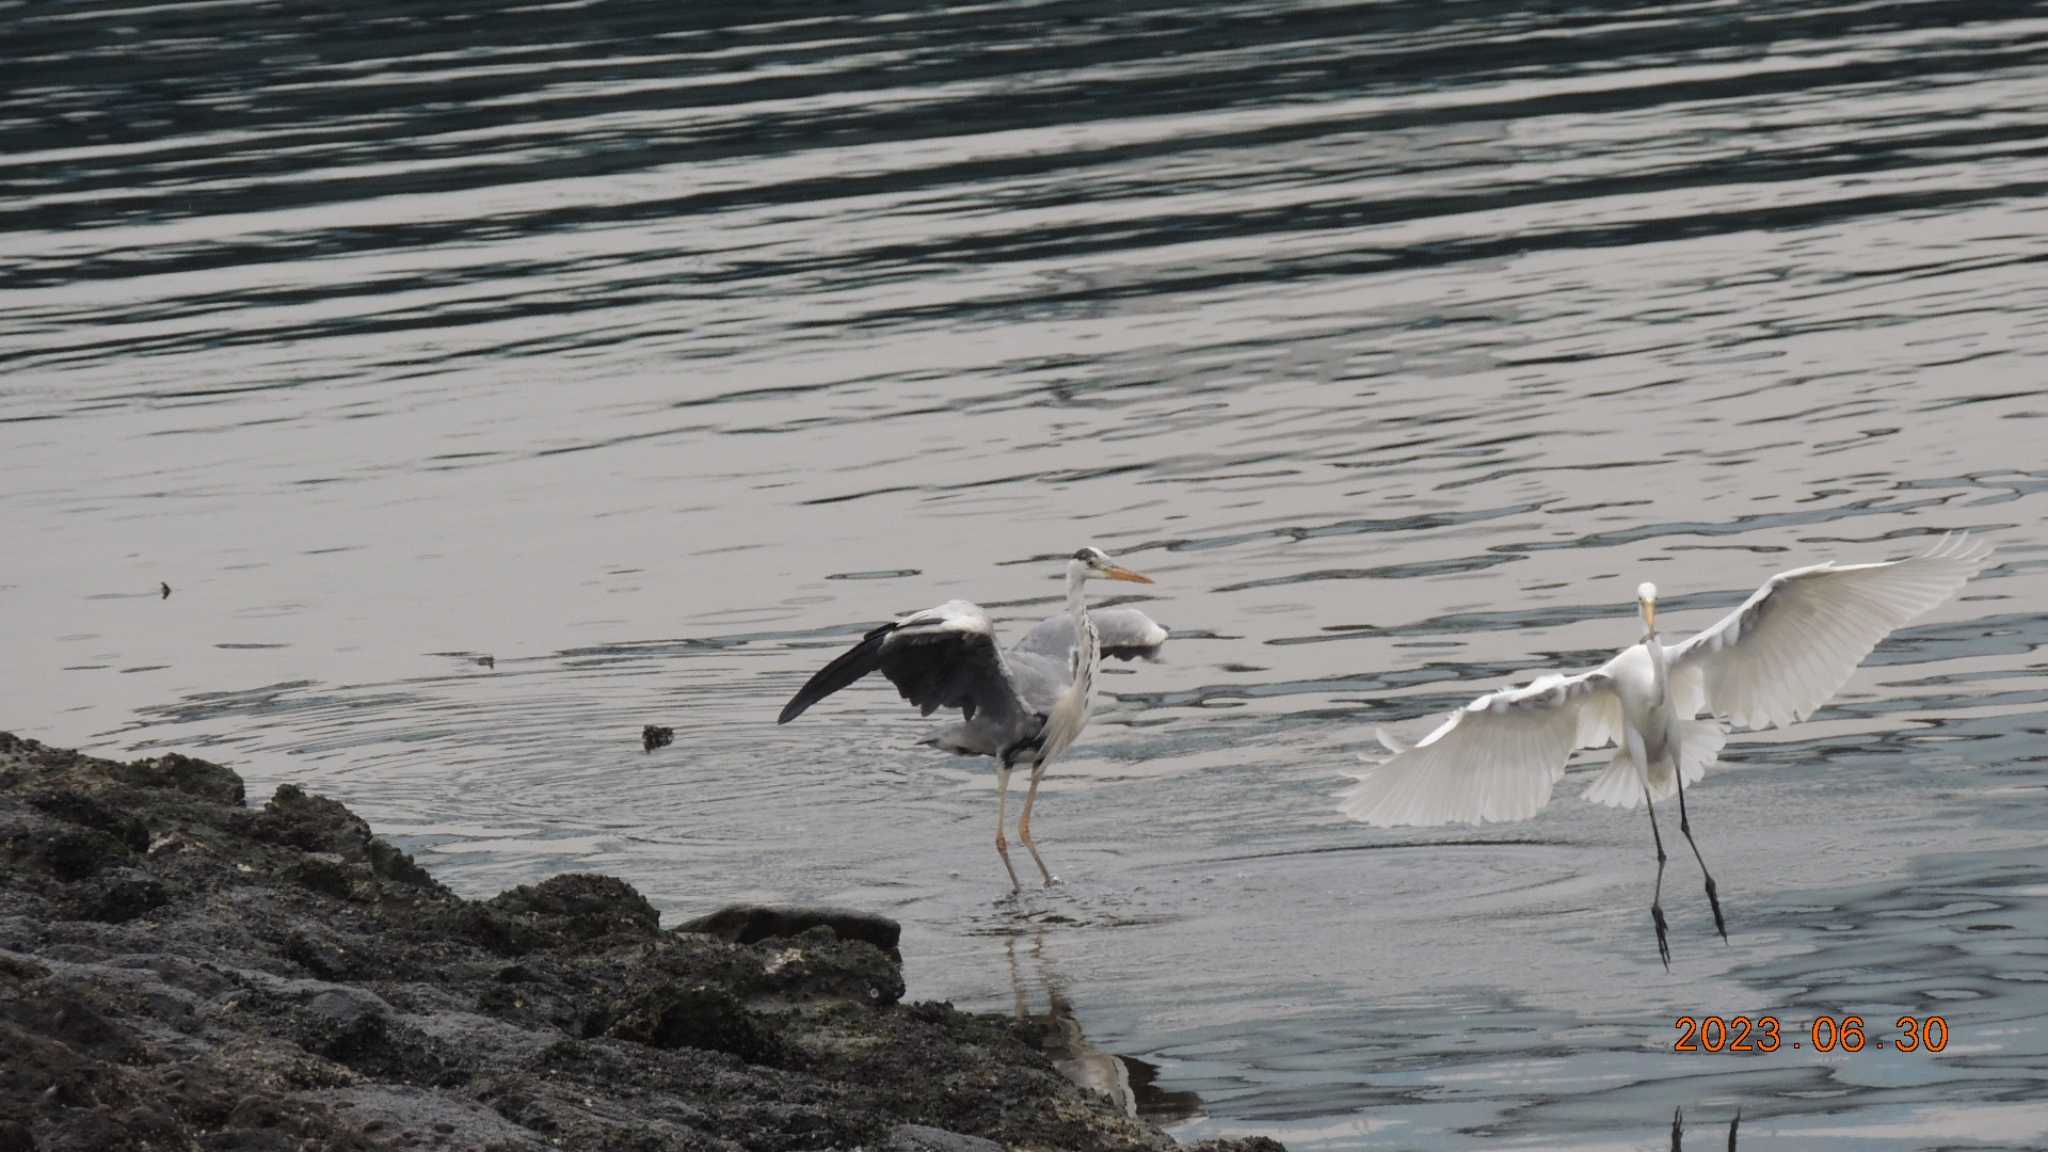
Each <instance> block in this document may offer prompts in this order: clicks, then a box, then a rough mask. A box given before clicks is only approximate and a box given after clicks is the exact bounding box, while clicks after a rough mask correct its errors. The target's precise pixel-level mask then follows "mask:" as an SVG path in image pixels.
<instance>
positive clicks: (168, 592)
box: [157, 580, 171, 600]
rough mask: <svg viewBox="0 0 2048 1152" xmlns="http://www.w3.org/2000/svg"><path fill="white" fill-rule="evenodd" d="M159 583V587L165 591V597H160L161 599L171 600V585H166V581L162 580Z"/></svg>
mask: <svg viewBox="0 0 2048 1152" xmlns="http://www.w3.org/2000/svg"><path fill="white" fill-rule="evenodd" d="M157 583H158V584H159V585H160V586H161V587H162V588H163V590H164V594H163V596H162V597H160V599H164V600H169V599H170V598H171V586H170V585H169V584H168V583H165V582H164V581H161V580H159V581H157Z"/></svg>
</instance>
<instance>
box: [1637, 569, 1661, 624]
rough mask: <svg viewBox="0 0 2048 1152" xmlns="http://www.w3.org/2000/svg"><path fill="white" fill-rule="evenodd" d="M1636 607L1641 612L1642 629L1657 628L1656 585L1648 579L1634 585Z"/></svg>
mask: <svg viewBox="0 0 2048 1152" xmlns="http://www.w3.org/2000/svg"><path fill="white" fill-rule="evenodd" d="M1636 609H1637V610H1638V611H1640V612H1641V613H1642V614H1643V631H1644V632H1655V631H1656V630H1657V586H1656V585H1655V584H1652V583H1650V582H1649V581H1648V580H1645V581H1643V582H1642V583H1641V584H1638V585H1636Z"/></svg>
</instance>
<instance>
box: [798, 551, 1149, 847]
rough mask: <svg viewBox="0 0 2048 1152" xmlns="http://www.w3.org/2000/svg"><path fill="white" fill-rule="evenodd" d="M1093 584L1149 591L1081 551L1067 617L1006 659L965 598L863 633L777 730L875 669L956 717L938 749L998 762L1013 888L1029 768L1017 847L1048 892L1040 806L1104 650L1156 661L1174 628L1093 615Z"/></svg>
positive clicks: (1131, 614) (1082, 720)
mask: <svg viewBox="0 0 2048 1152" xmlns="http://www.w3.org/2000/svg"><path fill="white" fill-rule="evenodd" d="M1093 576H1101V577H1104V578H1106V579H1110V580H1129V581H1134V582H1136V583H1140V584H1150V583H1151V582H1152V581H1151V580H1150V579H1148V578H1146V577H1144V576H1141V575H1139V574H1138V573H1136V572H1133V571H1131V570H1130V569H1128V568H1124V567H1121V566H1119V565H1117V564H1115V563H1113V562H1112V561H1111V560H1110V558H1109V556H1108V555H1107V554H1105V553H1104V552H1103V551H1102V550H1101V549H1099V548H1083V549H1081V550H1080V551H1078V552H1076V553H1074V555H1073V558H1072V559H1071V560H1069V561H1068V562H1067V611H1066V612H1065V613H1064V614H1063V615H1061V616H1058V617H1048V618H1047V619H1045V620H1042V621H1040V622H1039V623H1038V625H1037V626H1036V627H1034V628H1032V629H1031V631H1030V632H1028V633H1026V634H1025V636H1024V638H1023V639H1022V640H1020V641H1018V643H1017V644H1016V645H1015V646H1013V647H1012V648H1011V649H1010V650H1009V651H1008V652H1004V651H1002V650H1001V649H999V648H997V647H996V639H995V625H994V624H992V623H991V622H990V621H989V618H988V614H987V613H985V612H983V611H982V610H981V609H980V608H978V607H976V606H975V605H973V604H971V603H969V602H967V601H965V600H948V601H947V602H945V603H944V604H941V605H939V606H938V607H936V608H927V609H925V610H924V611H922V612H913V613H911V614H910V615H908V616H905V617H904V618H903V619H901V620H898V621H896V622H894V623H892V624H884V625H882V626H881V627H879V628H876V629H874V630H873V631H871V632H869V633H868V634H867V635H866V636H863V637H862V638H861V642H860V643H859V644H856V645H854V646H853V647H852V648H850V649H848V650H847V651H845V652H843V653H841V654H840V655H839V656H838V658H836V659H834V660H833V661H832V662H831V663H830V664H827V665H826V666H825V667H824V668H821V669H819V670H818V672H817V673H816V674H815V675H813V676H812V677H811V678H810V679H809V680H808V681H806V682H805V683H804V686H803V687H802V688H799V689H797V692H796V695H794V696H792V697H791V698H790V700H789V703H788V704H786V705H784V706H783V709H782V714H781V716H780V717H778V718H777V720H776V723H778V724H787V723H789V722H790V721H791V720H794V719H796V718H797V717H798V716H801V715H802V714H803V713H804V712H805V711H806V710H807V709H809V708H810V707H811V705H813V704H815V703H817V702H818V701H820V700H823V699H824V698H825V697H827V696H830V695H831V694H832V693H834V692H837V691H839V690H840V689H841V688H844V687H846V686H847V685H849V684H851V683H853V682H854V681H856V680H858V679H860V678H861V677H863V676H866V675H867V674H868V673H870V672H874V671H880V672H881V673H882V674H883V675H884V676H887V677H888V678H889V681H890V682H891V683H893V684H895V685H896V689H897V691H898V692H900V693H901V694H902V696H903V698H904V699H905V700H908V701H910V702H911V703H913V704H916V705H917V706H918V708H919V709H920V710H921V711H923V712H924V714H925V715H927V716H929V715H931V714H932V713H933V712H936V711H938V710H939V709H941V708H957V709H959V710H960V712H961V717H962V718H961V721H960V722H959V723H958V724H953V725H950V726H948V727H947V728H945V729H944V730H942V731H941V732H940V733H939V734H938V735H937V736H936V737H935V739H934V742H935V743H937V744H939V745H940V746H941V747H945V748H948V749H951V750H952V751H955V752H962V753H972V754H979V755H985V756H993V757H995V759H996V789H997V796H998V799H997V802H996V851H997V852H998V853H1000V854H1001V855H1002V858H1003V867H1004V868H1006V869H1009V872H1010V882H1011V884H1012V885H1015V884H1016V881H1017V870H1016V869H1015V868H1012V867H1010V853H1009V844H1008V841H1007V840H1006V839H1005V837H1004V835H1003V826H1004V824H1005V822H1006V816H1005V815H1004V813H1005V811H1006V809H1007V806H1008V801H1009V784H1010V772H1011V770H1012V769H1013V768H1014V767H1015V766H1017V765H1019V764H1028V765H1029V766H1030V768H1031V785H1030V789H1029V791H1027V792H1026V793H1025V796H1024V814H1023V817H1022V818H1021V819H1020V820H1019V822H1018V826H1017V829H1018V839H1020V840H1022V841H1024V846H1025V847H1027V848H1029V849H1030V850H1031V858H1032V860H1033V861H1035V862H1036V863H1037V864H1038V870H1039V872H1040V873H1042V874H1043V875H1044V876H1045V882H1046V883H1047V884H1051V883H1052V882H1053V875H1052V873H1051V872H1050V871H1048V870H1047V869H1046V867H1045V861H1044V860H1042V859H1040V858H1039V855H1038V847H1037V845H1036V844H1035V843H1034V842H1033V841H1032V838H1031V809H1032V806H1033V805H1034V804H1036V803H1037V800H1038V784H1039V781H1040V780H1041V779H1043V777H1044V775H1045V769H1046V766H1047V765H1049V764H1051V763H1052V762H1053V761H1054V760H1056V759H1058V758H1059V757H1060V756H1061V755H1062V754H1063V753H1065V752H1066V750H1067V749H1068V748H1069V747H1071V746H1072V745H1073V743H1074V740H1075V739H1076V738H1077V737H1078V736H1079V735H1080V734H1081V729H1082V728H1083V727H1085V726H1086V725H1087V723H1088V715H1089V713H1090V711H1091V710H1092V709H1093V707H1094V703H1095V676H1096V673H1097V671H1098V670H1099V669H1100V668H1101V665H1102V656H1103V654H1104V652H1105V651H1108V652H1109V653H1110V654H1113V655H1117V656H1122V657H1124V658H1126V659H1128V658H1131V657H1134V656H1147V657H1149V656H1151V655H1152V654H1153V653H1154V652H1156V651H1157V649H1158V647H1159V646H1160V645H1161V644H1164V643H1165V642H1166V629H1164V628H1161V627H1160V626H1159V625H1157V624H1155V623H1153V622H1152V621H1151V619H1149V618H1148V617H1146V616H1145V614H1144V613H1142V612H1139V611H1137V610H1135V609H1129V608H1124V609H1105V610H1102V611H1099V612H1090V611H1089V610H1088V606H1087V603H1086V600H1085V598H1084V596H1083V594H1082V589H1083V587H1084V586H1085V585H1086V584H1087V582H1088V580H1089V578H1090V577H1093Z"/></svg>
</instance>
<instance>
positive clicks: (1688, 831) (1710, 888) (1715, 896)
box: [1672, 758, 1728, 944]
mask: <svg viewBox="0 0 2048 1152" xmlns="http://www.w3.org/2000/svg"><path fill="white" fill-rule="evenodd" d="M1672 768H1673V771H1675V772H1677V774H1678V830H1679V831H1680V832H1683V833H1685V842H1686V843H1687V844H1690V845H1692V858H1693V859H1695V860H1698V861H1699V862H1700V875H1702V876H1705V877H1706V878H1707V903H1709V904H1711V905H1713V906H1714V927H1715V928H1717V929H1719V930H1720V932H1721V943H1723V944H1726V943H1727V942H1728V925H1727V923H1726V922H1724V921H1723V920H1722V919H1721V897H1720V894H1719V893H1717V892H1715V891H1714V874H1713V873H1712V872H1709V871H1707V861H1706V858H1705V857H1703V856H1701V855H1700V846H1699V842H1698V841H1696V840H1694V839H1693V838H1692V823H1691V822H1690V821H1688V820H1687V819H1686V817H1685V771H1684V769H1683V768H1680V767H1679V766H1678V765H1677V764H1676V763H1675V758H1674V763H1673V765H1672Z"/></svg>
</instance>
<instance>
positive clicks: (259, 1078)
mask: <svg viewBox="0 0 2048 1152" xmlns="http://www.w3.org/2000/svg"><path fill="white" fill-rule="evenodd" d="M895 946H896V932H895V926H894V925H893V924H892V923H890V922H889V921H887V920H883V919H880V918H878V917H869V916H863V915H860V914H858V913H841V912H813V911H805V910H788V909H783V910H773V909H734V910H728V911H727V912H725V913H720V914H718V915H714V916H711V917H706V918H705V919H704V920H701V921H698V922H694V923H692V924H685V925H680V926H677V927H673V928H668V929H664V928H663V927H662V926H661V924H660V917H659V915H658V914H657V913H656V911H655V909H654V908H653V907H652V906H651V905H649V904H648V902H647V901H646V900H645V899H644V898H642V897H641V896H640V895H639V894H638V893H637V892H635V891H634V890H633V889H632V888H631V887H629V886H628V885H626V884H625V883H623V882H621V881H619V880H615V879H612V878H610V877H605V876H596V875H584V874H576V875H565V876H557V877H554V878H552V879H550V880H548V881H546V882H545V883H542V884H538V885H534V886H532V887H520V888H515V889H513V890H511V891H509V892H505V893H502V894H501V895H499V896H497V897H495V898H493V899H490V900H484V901H472V900H465V899H462V898H460V897H458V896H456V895H454V894H453V893H451V892H449V891H448V890H447V889H446V888H444V887H443V886H442V885H441V884H440V883H439V882H438V881H436V880H435V879H434V878H433V877H432V876H430V875H428V874H427V872H426V871H425V870H424V869H422V868H421V867H420V866H419V865H418V864H416V863H415V862H414V861H413V860H412V858H411V857H409V856H407V855H406V854H405V853H403V852H401V851H399V850H398V849H396V848H394V847H392V846H391V845H390V844H388V843H386V842H385V841H383V840H381V839H378V838H377V837H375V836H373V835H372V834H371V831H370V828H369V826H368V825H367V824H365V823H364V822H363V821H362V820H361V819H360V818H358V817H357V816H355V815H354V814H353V813H351V812H350V811H349V810H348V809H347V808H345V807H343V806H342V805H341V804H339V803H336V802H335V801H333V800H329V799H324V798H322V797H319V796H315V795H309V794H307V793H305V792H302V791H300V790H299V789H297V788H295V787H292V786H289V785H287V786H285V787H282V788H280V789H278V791H277V794H276V795H275V796H272V797H271V798H270V799H269V800H268V802H266V803H265V804H263V805H262V806H261V807H259V808H251V807H249V806H247V804H246V803H245V796H244V792H243V786H242V781H241V779H240V778H239V777H237V776H236V775H235V774H234V773H233V772H231V771H229V770H228V769H226V768H223V767H220V766H218V765H215V764H210V763H207V762H205V761H202V760H195V759H190V758H187V757H184V756H177V755H170V756H162V757H158V758H156V759H153V760H139V761H135V762H133V763H127V764H122V763H115V762H112V761H107V760H100V759H95V758H93V757H89V756H83V755H80V754H78V753H75V752H67V751H62V750H58V749H52V748H47V747H44V746H42V745H40V744H37V743H36V742H34V741H30V740H22V739H18V738H16V737H14V736H11V735H8V734H5V733H0V1051H4V1058H0V1149H5V1150H7V1152H17V1150H19V1152H28V1150H38V1152H60V1150H64V1152H68V1150H74V1149H76V1150H81V1152H83V1150H85V1149H95V1150H98V1149H129V1148H135V1149H142V1148H152V1149H167V1150H168V1149H181V1150H182V1149H194V1148H198V1149H209V1150H211V1149H222V1150H226V1149H234V1150H252V1152H254V1150H269V1149H279V1150H283V1149H316V1148H317V1149H386V1148H447V1149H495V1150H506V1152H511V1150H520V1149H557V1148H559V1149H592V1150H595V1149H607V1150H621V1152H624V1150H632V1152H658V1150H668V1149H689V1150H693V1152H694V1150H714V1149H716V1150H736V1149H749V1150H763V1152H766V1150H784V1149H856V1148H867V1149H891V1150H898V1152H976V1150H983V1152H986V1150H989V1149H993V1148H994V1147H996V1146H997V1145H1001V1146H1005V1147H1010V1148H1029V1149H1062V1150H1074V1152H1092V1150H1097V1149H1102V1150H1110V1149H1116V1150H1165V1149H1171V1148H1174V1147H1175V1145H1174V1143H1173V1141H1172V1140H1171V1139H1169V1138H1168V1137H1167V1136H1165V1135H1164V1134H1163V1133H1161V1132H1160V1131H1158V1130H1157V1129H1155V1128H1152V1127H1150V1126H1148V1125H1146V1124H1143V1123H1141V1122H1140V1121H1138V1120H1136V1119H1133V1118H1131V1117H1129V1116H1127V1115H1125V1114H1124V1113H1123V1112H1122V1111H1121V1110H1120V1109H1119V1108H1117V1107H1116V1106H1115V1105H1114V1104H1112V1103H1111V1101H1110V1100H1109V1098H1107V1097H1105V1096H1101V1095H1099V1094H1097V1093H1094V1092H1091V1091H1088V1090H1086V1089H1083V1088H1080V1087H1077V1086H1075V1085H1074V1084H1072V1083H1070V1082H1069V1081H1068V1080H1066V1079H1065V1078H1063V1077H1062V1076H1061V1075H1060V1074H1059V1073H1058V1072H1057V1071H1056V1070H1055V1069H1054V1066H1053V1064H1052V1063H1051V1062H1050V1060H1049V1059H1048V1058H1047V1057H1046V1056H1045V1055H1044V1054H1043V1053H1042V1052H1041V1051H1040V1050H1039V1048H1038V1047H1037V1046H1036V1045H1035V1044H1034V1043H1033V1039H1034V1038H1033V1037H1032V1036H1031V1035H1030V1028H1029V1027H1028V1025H1025V1024H1022V1023H1020V1022H1018V1021H1016V1020H1013V1019H1010V1018H1007V1017H999V1016H983V1015H974V1014H970V1013H964V1012H959V1011H956V1010H954V1009H953V1008H952V1007H951V1006H950V1005H947V1004H917V1003H903V1002H902V999H903V996H904V992H905V989H904V985H903V972H902V966H901V963H900V959H899V958H898V956H897V955H896V953H895ZM990 1142H993V1143H990ZM1202 1147H1204V1148H1207V1149H1211V1150H1212V1152H1276V1150H1278V1149H1279V1145H1277V1144H1274V1143H1273V1142H1271V1141H1267V1140H1260V1139H1252V1140H1242V1141H1223V1142H1212V1143H1210V1144H1208V1145H1204V1146H1202Z"/></svg>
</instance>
